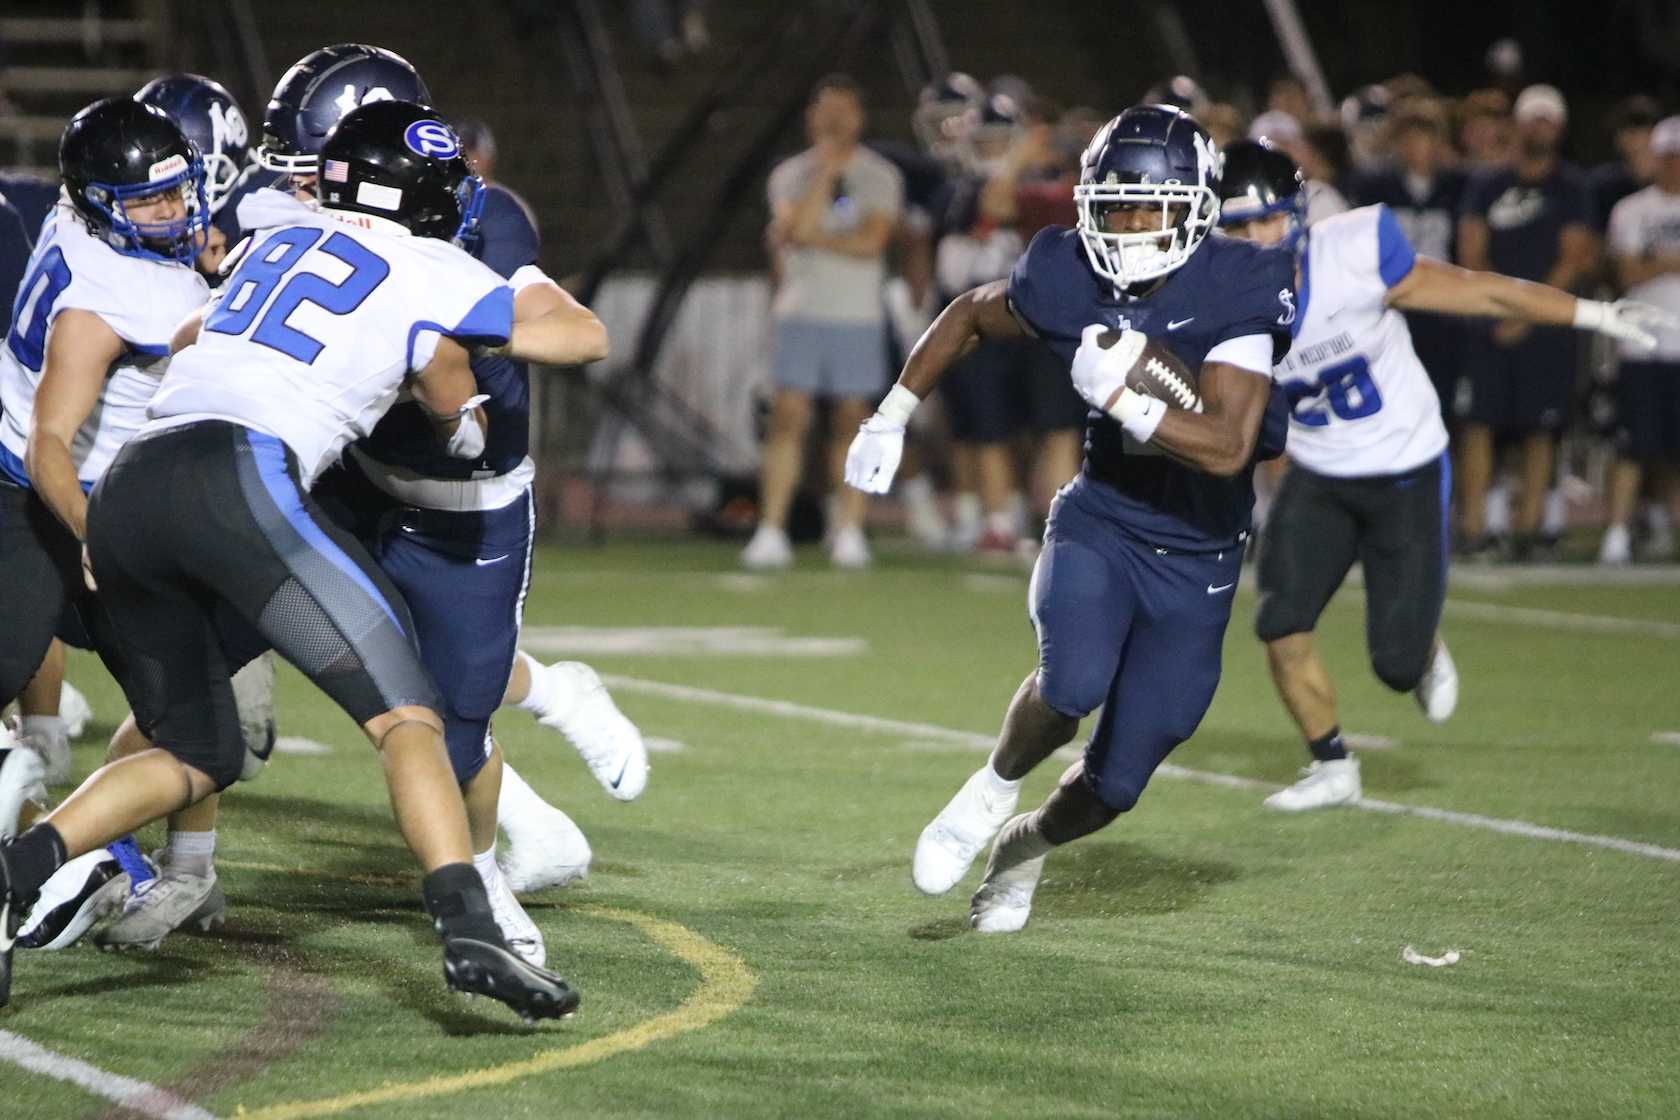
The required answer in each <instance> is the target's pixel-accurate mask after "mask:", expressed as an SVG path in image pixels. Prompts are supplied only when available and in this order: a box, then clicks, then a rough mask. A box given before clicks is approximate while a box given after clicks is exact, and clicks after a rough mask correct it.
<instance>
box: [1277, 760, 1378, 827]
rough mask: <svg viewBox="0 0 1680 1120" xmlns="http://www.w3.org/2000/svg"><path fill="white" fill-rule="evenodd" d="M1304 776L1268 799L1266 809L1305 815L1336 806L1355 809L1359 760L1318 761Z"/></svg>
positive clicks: (1358, 795) (1308, 768)
mask: <svg viewBox="0 0 1680 1120" xmlns="http://www.w3.org/2000/svg"><path fill="white" fill-rule="evenodd" d="M1301 774H1302V778H1301V780H1300V781H1298V782H1296V783H1295V784H1294V785H1292V786H1289V787H1288V788H1286V789H1280V790H1278V791H1277V792H1276V793H1274V794H1272V795H1271V796H1270V797H1268V798H1266V800H1265V806H1266V808H1268V809H1277V810H1280V811H1282V812H1285V813H1301V812H1305V811H1306V810H1308V809H1328V808H1330V807H1331V806H1333V805H1352V804H1353V803H1354V802H1356V801H1358V800H1359V797H1360V788H1359V760H1358V759H1357V758H1328V759H1317V760H1315V761H1314V762H1313V764H1312V765H1311V766H1309V767H1307V768H1306V769H1305V770H1303V771H1301Z"/></svg>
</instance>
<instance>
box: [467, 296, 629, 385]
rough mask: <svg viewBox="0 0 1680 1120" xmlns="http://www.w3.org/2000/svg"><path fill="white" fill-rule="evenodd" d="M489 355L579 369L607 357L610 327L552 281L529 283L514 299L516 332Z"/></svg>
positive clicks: (514, 329)
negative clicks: (608, 329)
mask: <svg viewBox="0 0 1680 1120" xmlns="http://www.w3.org/2000/svg"><path fill="white" fill-rule="evenodd" d="M488 353H491V354H503V355H506V356H508V357H512V358H518V359H519V360H521V361H526V362H544V363H547V364H548V365H553V366H577V365H583V364H584V363H586V362H598V361H600V360H601V359H602V358H605V357H606V356H607V328H606V327H605V326H604V325H603V324H602V323H601V320H600V319H598V318H596V317H595V313H594V312H593V311H591V310H589V308H587V307H585V306H584V305H583V304H581V303H579V302H578V301H577V300H575V299H573V298H572V296H571V294H570V293H569V292H567V291H566V290H565V289H564V288H562V287H560V285H558V284H555V283H554V282H552V281H547V280H545V281H542V282H540V283H536V284H527V285H526V286H525V287H523V288H521V289H519V294H518V295H516V296H515V297H514V300H513V333H512V334H511V335H510V336H509V337H508V341H507V345H505V346H498V347H496V348H494V349H492V350H489V351H488Z"/></svg>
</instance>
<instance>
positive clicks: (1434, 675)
mask: <svg viewBox="0 0 1680 1120" xmlns="http://www.w3.org/2000/svg"><path fill="white" fill-rule="evenodd" d="M1412 695H1413V696H1415V697H1416V698H1417V705H1418V707H1419V708H1421V709H1423V715H1424V718H1425V719H1427V720H1428V721H1429V722H1430V723H1445V722H1447V720H1448V719H1450V718H1451V717H1452V714H1453V709H1455V708H1457V707H1458V666H1456V665H1454V664H1453V659H1452V654H1450V653H1448V652H1447V643H1446V642H1444V641H1442V640H1441V639H1440V638H1439V637H1437V638H1436V639H1435V651H1434V652H1433V653H1432V654H1430V657H1429V668H1427V669H1425V670H1424V672H1423V679H1422V680H1420V681H1418V685H1417V688H1415V689H1414V690H1413V691H1412Z"/></svg>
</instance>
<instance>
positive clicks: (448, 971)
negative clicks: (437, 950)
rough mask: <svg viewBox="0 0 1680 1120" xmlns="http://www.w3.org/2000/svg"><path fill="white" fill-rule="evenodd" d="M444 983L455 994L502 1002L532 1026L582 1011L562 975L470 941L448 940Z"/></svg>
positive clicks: (500, 949) (499, 948)
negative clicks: (465, 994) (543, 1020)
mask: <svg viewBox="0 0 1680 1120" xmlns="http://www.w3.org/2000/svg"><path fill="white" fill-rule="evenodd" d="M443 981H444V983H445V984H448V985H449V988H450V990H451V991H455V992H465V993H467V994H468V995H482V996H489V997H490V998H491V999H494V1000H500V1001H501V1002H502V1003H505V1004H507V1005H508V1006H509V1007H511V1008H513V1009H514V1010H515V1011H517V1012H518V1013H519V1016H520V1018H522V1019H524V1020H525V1021H526V1022H528V1023H530V1022H535V1021H536V1020H538V1019H563V1018H565V1017H566V1016H567V1015H570V1014H572V1013H573V1012H575V1011H576V1010H577V1009H578V993H577V992H576V990H574V989H573V988H572V986H571V985H570V984H568V983H566V981H564V980H563V979H561V978H560V977H559V976H558V975H556V974H555V973H552V972H549V971H548V970H547V969H543V968H538V967H537V966H536V965H533V964H528V963H527V962H526V961H524V960H522V959H521V958H520V957H519V955H518V954H517V953H514V952H513V951H512V950H510V949H507V948H505V947H504V946H501V945H493V944H491V943H490V942H488V941H478V940H475V939H473V938H470V937H451V938H445V939H444V942H443Z"/></svg>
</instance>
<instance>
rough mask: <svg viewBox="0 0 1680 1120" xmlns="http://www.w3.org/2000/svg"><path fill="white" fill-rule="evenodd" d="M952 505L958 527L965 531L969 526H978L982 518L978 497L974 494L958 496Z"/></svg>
mask: <svg viewBox="0 0 1680 1120" xmlns="http://www.w3.org/2000/svg"><path fill="white" fill-rule="evenodd" d="M952 505H953V507H954V510H955V513H956V519H957V525H958V526H959V527H961V528H965V529H966V528H968V527H969V526H975V525H979V524H980V520H981V518H982V517H983V516H984V514H983V513H982V511H981V508H980V495H978V494H975V493H962V494H958V495H957V500H956V501H955V502H953V503H952Z"/></svg>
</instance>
